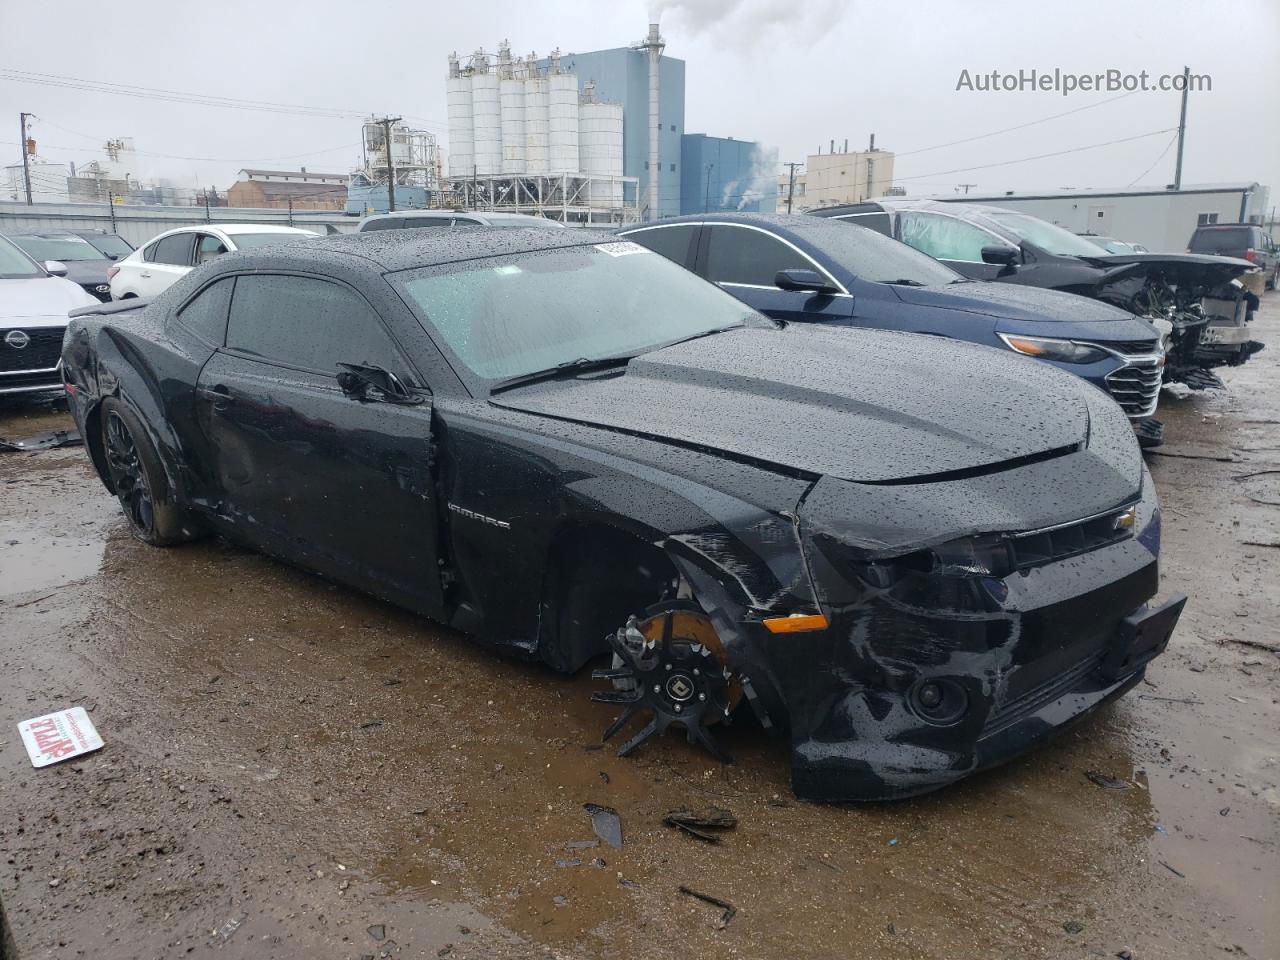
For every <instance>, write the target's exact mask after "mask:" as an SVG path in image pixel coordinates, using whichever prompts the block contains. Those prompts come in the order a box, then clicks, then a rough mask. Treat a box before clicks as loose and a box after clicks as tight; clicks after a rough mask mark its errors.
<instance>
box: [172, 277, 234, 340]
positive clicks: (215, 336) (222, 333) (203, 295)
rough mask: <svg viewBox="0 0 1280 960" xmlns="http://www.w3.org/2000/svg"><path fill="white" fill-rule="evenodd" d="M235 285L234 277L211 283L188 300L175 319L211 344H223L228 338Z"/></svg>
mask: <svg viewBox="0 0 1280 960" xmlns="http://www.w3.org/2000/svg"><path fill="white" fill-rule="evenodd" d="M234 285H235V278H234V277H228V278H226V279H225V280H219V281H218V282H217V283H212V284H210V285H209V286H207V287H205V288H204V289H203V290H201V291H200V292H199V293H197V294H196V295H195V296H194V297H192V298H191V299H190V300H188V301H187V302H186V303H185V304H184V305H183V307H182V309H181V310H179V311H178V312H177V314H176V315H175V319H176V320H177V321H178V323H179V324H181V325H182V326H184V327H186V328H187V329H188V330H190V331H191V332H192V333H194V334H195V335H196V336H197V337H199V338H200V339H201V340H203V341H205V342H206V343H208V344H209V345H210V346H214V347H220V346H222V345H223V344H224V343H225V342H226V339H227V308H228V307H229V306H230V305H231V290H232V287H233V286H234Z"/></svg>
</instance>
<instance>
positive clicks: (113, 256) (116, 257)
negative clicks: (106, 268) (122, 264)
mask: <svg viewBox="0 0 1280 960" xmlns="http://www.w3.org/2000/svg"><path fill="white" fill-rule="evenodd" d="M103 256H105V257H106V258H107V259H108V260H119V259H120V254H118V253H105V254H103Z"/></svg>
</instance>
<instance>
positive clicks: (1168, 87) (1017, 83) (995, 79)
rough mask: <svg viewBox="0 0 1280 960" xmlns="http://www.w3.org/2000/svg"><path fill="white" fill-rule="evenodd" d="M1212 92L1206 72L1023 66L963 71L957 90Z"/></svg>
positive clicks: (987, 91) (989, 91) (997, 91)
mask: <svg viewBox="0 0 1280 960" xmlns="http://www.w3.org/2000/svg"><path fill="white" fill-rule="evenodd" d="M1183 89H1186V90H1189V91H1191V92H1193V93H1194V92H1197V91H1206V92H1207V91H1210V90H1212V89H1213V77H1211V76H1210V75H1209V74H1207V73H1190V72H1185V73H1152V72H1151V71H1149V70H1139V71H1137V72H1136V73H1135V72H1133V71H1126V70H1103V71H1101V72H1100V73H1074V72H1071V71H1069V70H1063V69H1061V68H1059V67H1055V68H1054V69H1052V70H1037V69H1035V68H1031V69H1021V70H1017V71H1000V70H987V71H974V70H961V71H960V77H959V79H957V80H956V90H967V91H970V92H973V93H1019V92H1025V91H1033V92H1038V93H1061V94H1062V95H1063V96H1064V97H1065V96H1069V95H1070V94H1072V93H1077V92H1079V93H1138V92H1140V91H1152V92H1155V93H1166V92H1168V91H1175V92H1181V91H1182V90H1183Z"/></svg>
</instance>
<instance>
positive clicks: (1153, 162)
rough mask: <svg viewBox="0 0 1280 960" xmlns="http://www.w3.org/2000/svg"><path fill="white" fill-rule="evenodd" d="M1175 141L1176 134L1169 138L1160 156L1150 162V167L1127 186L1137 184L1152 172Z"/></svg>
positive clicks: (1176, 138)
mask: <svg viewBox="0 0 1280 960" xmlns="http://www.w3.org/2000/svg"><path fill="white" fill-rule="evenodd" d="M1177 140H1178V134H1177V133H1176V132H1175V133H1174V135H1173V136H1172V137H1170V138H1169V142H1168V143H1166V144H1165V145H1164V149H1163V150H1161V151H1160V156H1158V157H1156V158H1155V160H1153V161H1152V162H1151V166H1149V167H1147V169H1145V170H1143V171H1142V172H1141V173H1140V174H1138V175H1137V176H1136V177H1134V178H1133V179H1132V180H1130V181H1129V183H1128V184H1127V186H1130V187H1132V186H1133V185H1134V184H1135V183H1137V182H1138V181H1139V180H1141V179H1142V178H1143V177H1145V176H1146V175H1147V174H1148V173H1150V172H1151V171H1152V170H1154V169H1155V168H1156V164H1158V163H1159V162H1160V161H1161V160H1163V159H1164V155H1165V154H1166V153H1168V152H1169V148H1170V147H1172V146H1173V145H1174V143H1176V142H1177Z"/></svg>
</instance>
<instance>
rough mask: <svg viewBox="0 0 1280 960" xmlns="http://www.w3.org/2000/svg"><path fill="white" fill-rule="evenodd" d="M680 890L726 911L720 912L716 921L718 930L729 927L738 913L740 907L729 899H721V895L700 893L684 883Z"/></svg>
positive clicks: (687, 895) (686, 894)
mask: <svg viewBox="0 0 1280 960" xmlns="http://www.w3.org/2000/svg"><path fill="white" fill-rule="evenodd" d="M680 892H681V893H683V894H684V895H685V896H686V897H693V898H694V899H695V900H701V901H702V902H703V903H709V904H711V905H712V906H713V907H719V908H720V909H721V910H723V911H724V912H723V913H721V914H720V919H719V921H717V923H716V929H717V930H723V929H724V928H725V927H727V926H728V925H729V921H730V920H732V919H733V918H734V917H735V916H737V914H738V908H737V907H735V906H734V905H733V904H732V903H730V902H729V901H728V900H721V899H720V898H719V897H713V896H711V894H709V893H699V892H698V891H697V890H691V889H689V888H688V887H686V886H684V885H683V884H681V885H680Z"/></svg>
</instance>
